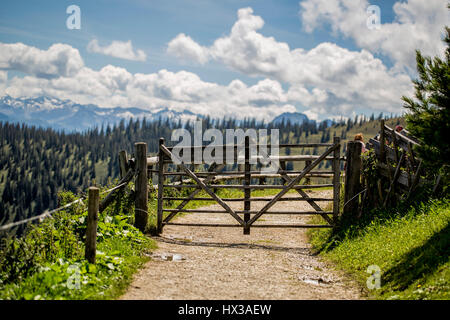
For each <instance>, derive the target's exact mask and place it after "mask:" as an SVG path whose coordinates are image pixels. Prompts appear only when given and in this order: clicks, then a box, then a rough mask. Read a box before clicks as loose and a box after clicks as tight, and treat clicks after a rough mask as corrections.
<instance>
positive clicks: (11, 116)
mask: <svg viewBox="0 0 450 320" xmlns="http://www.w3.org/2000/svg"><path fill="white" fill-rule="evenodd" d="M143 117H145V118H146V119H147V120H149V121H153V120H158V119H163V120H164V119H171V120H175V121H178V120H181V121H182V122H184V121H189V120H195V119H196V118H197V117H199V118H201V117H202V116H200V115H196V114H194V113H192V112H190V111H188V110H185V111H183V112H178V111H173V110H169V109H168V108H161V109H159V110H157V111H154V112H151V111H147V110H143V109H139V108H122V107H116V108H100V107H98V106H96V105H93V104H87V105H83V104H78V103H75V102H72V101H70V100H60V99H56V98H50V97H38V98H12V97H10V96H4V97H3V98H0V121H9V122H20V123H25V124H28V125H35V126H40V127H51V128H53V129H57V130H65V131H67V132H71V131H83V130H86V129H89V128H94V127H95V126H97V127H101V126H102V125H107V124H114V123H118V122H120V120H122V119H129V118H143Z"/></svg>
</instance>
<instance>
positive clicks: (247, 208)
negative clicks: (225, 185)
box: [216, 136, 251, 235]
mask: <svg viewBox="0 0 450 320" xmlns="http://www.w3.org/2000/svg"><path fill="white" fill-rule="evenodd" d="M249 144H250V137H249V136H245V163H244V171H245V177H244V185H245V186H249V185H250V184H251V174H250V146H249ZM216 178H217V177H216ZM250 197H251V189H249V188H246V189H244V199H245V200H244V211H247V212H250V207H251V202H250ZM249 220H250V214H249V213H246V214H244V222H245V226H244V234H246V235H249V234H250V228H249V227H248V224H247V223H248V221H249Z"/></svg>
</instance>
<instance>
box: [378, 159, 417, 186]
mask: <svg viewBox="0 0 450 320" xmlns="http://www.w3.org/2000/svg"><path fill="white" fill-rule="evenodd" d="M377 167H378V168H379V169H380V174H381V175H382V176H383V177H386V178H388V179H390V172H389V167H388V165H386V164H384V163H378V164H377ZM408 181H409V179H408V173H407V172H404V171H400V173H399V175H398V178H397V183H399V184H401V185H402V186H403V187H405V188H409V186H410V185H409V182H408Z"/></svg>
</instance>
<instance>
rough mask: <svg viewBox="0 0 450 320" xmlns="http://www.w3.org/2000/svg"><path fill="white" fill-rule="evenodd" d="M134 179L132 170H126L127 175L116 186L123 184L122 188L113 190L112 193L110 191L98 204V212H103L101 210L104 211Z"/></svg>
mask: <svg viewBox="0 0 450 320" xmlns="http://www.w3.org/2000/svg"><path fill="white" fill-rule="evenodd" d="M133 177H134V171H133V170H132V169H130V170H128V172H127V174H126V175H125V176H124V177H123V178H122V179H121V180H120V181H119V183H118V184H117V185H118V186H120V185H121V184H124V185H123V186H122V187H120V188H118V189H115V190H113V191H111V192H110V193H108V195H107V196H106V197H105V198H104V199H103V200H102V202H100V205H99V212H103V210H105V209H106V208H107V207H108V206H109V205H110V204H111V202H113V200H114V198H115V196H116V194H117V193H118V192H119V191H121V190H123V189H124V188H125V187H126V186H127V185H126V184H127V183H128V182H130V181H131V179H133Z"/></svg>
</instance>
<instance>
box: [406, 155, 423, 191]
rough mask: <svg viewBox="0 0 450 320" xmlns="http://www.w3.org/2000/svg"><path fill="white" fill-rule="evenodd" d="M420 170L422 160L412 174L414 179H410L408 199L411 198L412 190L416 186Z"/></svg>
mask: <svg viewBox="0 0 450 320" xmlns="http://www.w3.org/2000/svg"><path fill="white" fill-rule="evenodd" d="M421 169H422V160H420V161H419V165H418V166H417V170H416V173H415V174H414V178H413V179H412V182H411V186H410V188H409V191H408V198H409V197H410V196H411V194H412V192H413V190H414V188H415V187H416V185H417V182H418V181H419V177H420V170H421Z"/></svg>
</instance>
